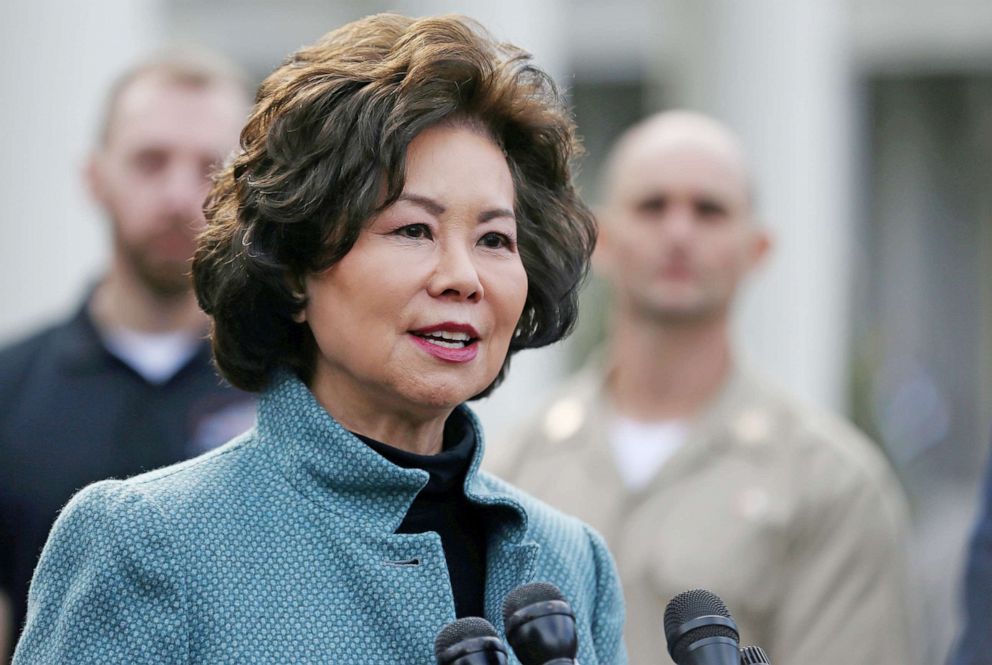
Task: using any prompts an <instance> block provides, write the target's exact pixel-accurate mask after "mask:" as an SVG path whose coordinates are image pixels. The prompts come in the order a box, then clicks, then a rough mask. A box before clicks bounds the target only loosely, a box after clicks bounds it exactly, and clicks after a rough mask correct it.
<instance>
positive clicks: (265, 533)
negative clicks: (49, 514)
mask: <svg viewBox="0 0 992 665" xmlns="http://www.w3.org/2000/svg"><path fill="white" fill-rule="evenodd" d="M466 413H467V414H469V413H470V412H468V410H467V409H466ZM470 417H471V416H470ZM473 426H475V427H476V429H477V430H478V426H477V424H475V421H474V417H473ZM477 437H478V438H479V441H480V444H481V434H480V433H479V432H478V431H477ZM481 452H482V446H481V445H480V446H479V450H478V452H477V454H476V457H475V459H474V461H473V463H472V467H471V469H470V471H469V474H468V477H467V479H466V487H465V491H466V494H467V495H468V496H469V498H470V499H471V500H472V501H473V502H475V503H477V504H480V505H486V506H490V507H491V508H492V510H493V513H494V515H496V516H497V519H496V520H495V521H494V525H493V533H492V538H491V542H490V545H489V552H488V566H489V569H488V578H487V583H486V594H485V606H486V618H488V619H489V620H490V621H491V622H493V623H494V624H495V625H496V626H497V628H498V629H499V630H500V631H502V619H501V616H500V605H501V603H502V601H503V598H504V597H505V596H506V594H507V593H508V592H509V591H511V590H512V589H513V588H514V587H516V586H517V585H519V584H523V583H527V582H532V581H537V580H548V581H551V582H553V583H555V584H557V585H558V586H559V587H560V588H561V589H562V591H563V593H564V594H565V596H566V597H567V598H569V600H570V601H571V602H572V605H573V608H574V609H575V612H576V614H577V621H578V627H579V633H580V635H579V640H580V645H579V659H580V660H581V661H582V663H583V665H597V664H603V665H605V664H609V665H621V664H622V663H625V662H626V655H625V653H624V650H623V647H622V644H621V626H622V621H623V607H622V599H621V594H620V590H619V584H618V580H617V577H616V571H615V569H614V567H613V563H612V560H611V559H610V556H609V554H608V553H607V551H606V548H605V546H604V544H603V542H602V540H601V539H600V538H599V537H598V536H597V535H596V534H595V533H594V532H592V531H591V530H590V529H589V528H588V527H586V526H585V525H583V524H582V523H580V522H579V521H577V520H575V519H573V518H570V517H565V516H563V515H562V514H560V513H558V512H556V511H554V510H552V509H550V508H548V507H546V506H545V505H543V504H541V503H539V502H537V501H535V500H534V499H532V498H530V497H528V496H526V495H524V494H522V493H520V492H518V491H517V490H515V489H513V488H512V487H510V486H509V485H507V484H505V483H504V482H502V481H500V480H498V479H496V478H493V477H492V476H490V475H488V474H485V473H479V472H478V466H479V463H480V461H481V458H480V455H481ZM426 481H427V473H426V472H425V471H421V470H417V469H402V468H400V467H397V466H395V465H393V464H391V463H389V462H388V461H387V460H386V459H384V458H383V457H381V456H380V455H378V454H377V453H375V452H374V451H373V450H372V449H370V448H369V447H368V446H366V445H365V444H364V443H362V442H361V441H359V440H358V439H357V438H356V437H355V436H353V435H352V434H350V433H348V432H347V431H346V430H344V429H343V428H342V427H340V425H338V424H337V423H336V422H335V421H334V420H333V419H332V418H331V417H330V416H329V415H328V414H327V412H326V411H325V410H324V409H323V408H322V407H321V406H320V405H319V404H318V403H317V402H316V400H315V399H314V398H313V395H312V394H311V393H310V391H309V390H307V388H306V387H305V386H304V385H303V384H302V383H300V382H299V381H298V380H297V379H295V378H292V377H288V376H286V377H283V378H282V379H281V380H280V381H278V382H277V383H276V384H275V385H274V386H273V387H272V388H271V389H270V390H269V391H267V392H266V393H265V394H264V395H263V397H262V400H261V402H260V405H259V416H258V425H257V427H256V429H254V430H252V431H251V432H249V433H248V434H246V435H244V436H242V437H240V438H238V439H236V440H235V441H233V442H231V443H229V444H228V445H226V446H224V447H222V448H220V449H218V450H216V451H214V452H211V453H208V454H206V455H204V456H201V457H200V458H197V459H195V460H192V461H190V462H186V463H183V464H179V465H175V466H172V467H167V468H164V469H161V470H157V471H153V472H150V473H147V474H144V475H141V476H137V477H135V478H132V479H129V480H125V481H105V482H101V483H97V484H95V485H91V486H90V487H88V488H86V489H85V490H83V491H82V492H81V493H80V494H79V495H77V496H76V497H75V498H74V499H73V500H72V501H71V502H70V503H69V505H68V506H67V507H66V508H65V510H64V511H63V513H62V515H61V516H60V518H59V520H58V522H57V523H56V525H55V528H54V529H53V531H52V535H51V537H50V539H49V542H48V544H47V545H46V547H45V551H44V553H43V554H42V558H41V562H40V564H39V568H38V571H37V573H36V575H35V578H34V580H33V581H32V585H31V593H30V598H29V610H28V623H27V628H26V630H25V632H24V635H23V637H22V639H21V641H20V643H19V644H18V647H17V652H16V655H15V660H14V662H15V664H16V665H34V664H39V665H40V664H44V665H53V664H60V663H129V664H133V663H155V664H156V665H166V664H174V663H210V664H215V663H218V664H220V663H340V664H342V665H362V664H364V663H369V664H373V663H374V664H375V665H383V664H394V663H396V664H406V663H409V664H411V665H414V664H416V665H429V664H430V663H433V662H434V655H433V643H434V638H435V636H436V634H437V632H438V631H439V630H440V629H441V628H442V627H443V626H444V625H445V624H446V623H448V622H450V621H452V620H454V618H455V616H454V605H453V601H452V595H451V588H450V585H449V582H448V573H447V570H446V568H445V564H444V553H443V551H442V549H441V543H440V539H439V538H438V536H437V534H434V533H423V534H414V535H404V534H396V533H395V531H396V528H397V527H398V526H399V524H400V523H401V522H402V520H403V517H404V515H405V514H406V512H407V509H408V507H409V505H410V503H411V502H412V501H413V498H414V497H415V495H416V494H417V492H418V491H419V490H420V488H421V487H422V486H423V485H424V484H425V483H426ZM513 662H516V661H513Z"/></svg>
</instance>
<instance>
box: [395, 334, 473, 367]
mask: <svg viewBox="0 0 992 665" xmlns="http://www.w3.org/2000/svg"><path fill="white" fill-rule="evenodd" d="M410 339H412V340H413V342H414V343H415V344H416V345H417V346H419V347H420V348H421V349H423V350H424V351H426V352H427V353H429V354H431V355H432V356H434V357H435V358H437V359H438V360H444V361H445V362H449V363H467V362H469V361H470V360H472V359H473V358H475V357H476V356H477V355H478V354H479V343H478V341H479V340H478V339H475V338H473V339H472V340H471V341H469V343H468V344H466V345H465V346H462V347H448V346H441V344H440V343H435V342H434V341H432V340H430V339H428V338H427V337H421V336H419V335H416V334H414V333H410Z"/></svg>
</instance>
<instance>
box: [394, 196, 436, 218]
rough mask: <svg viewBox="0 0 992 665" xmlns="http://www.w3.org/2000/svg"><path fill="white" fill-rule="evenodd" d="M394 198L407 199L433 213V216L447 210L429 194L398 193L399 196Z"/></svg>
mask: <svg viewBox="0 0 992 665" xmlns="http://www.w3.org/2000/svg"><path fill="white" fill-rule="evenodd" d="M396 200H397V201H409V202H410V203H412V204H414V205H417V206H420V207H421V208H423V209H424V210H426V211H427V212H429V213H430V214H432V215H434V216H435V217H437V216H438V215H442V214H444V211H445V210H447V208H445V207H444V206H443V205H441V204H440V203H438V202H437V201H435V200H434V199H432V198H430V197H429V196H421V195H419V194H406V193H404V194H400V196H399V198H398V199H396Z"/></svg>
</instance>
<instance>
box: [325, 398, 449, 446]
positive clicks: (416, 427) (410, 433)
mask: <svg viewBox="0 0 992 665" xmlns="http://www.w3.org/2000/svg"><path fill="white" fill-rule="evenodd" d="M311 389H312V390H313V392H314V395H315V396H316V398H317V401H318V402H320V403H321V405H322V406H323V407H324V408H325V409H327V412H328V413H329V414H331V417H333V418H334V419H335V420H336V421H337V422H338V423H340V425H341V426H342V427H344V428H345V429H347V430H349V431H351V432H354V433H356V434H361V435H362V436H367V437H368V438H370V439H375V440H376V441H379V442H381V443H385V444H386V445H389V446H392V447H394V448H399V449H401V450H405V451H407V452H410V453H414V454H417V455H436V454H437V453H439V452H441V450H442V448H443V447H444V423H445V421H447V419H448V416H449V415H451V412H452V411H453V409H447V410H446V411H441V412H436V413H432V414H429V415H424V414H419V413H418V414H414V413H408V412H404V411H403V410H401V409H395V408H385V407H383V406H382V405H379V404H373V403H372V402H370V401H368V400H360V399H349V398H348V396H347V395H346V394H344V393H343V392H335V393H334V395H333V396H330V395H327V394H325V391H323V390H321V389H320V387H319V386H313V387H312V388H311Z"/></svg>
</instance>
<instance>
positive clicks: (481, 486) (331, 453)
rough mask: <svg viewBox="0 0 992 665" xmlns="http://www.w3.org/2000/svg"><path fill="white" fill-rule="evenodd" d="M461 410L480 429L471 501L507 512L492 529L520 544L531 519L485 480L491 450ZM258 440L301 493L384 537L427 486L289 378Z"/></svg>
mask: <svg viewBox="0 0 992 665" xmlns="http://www.w3.org/2000/svg"><path fill="white" fill-rule="evenodd" d="M457 408H458V409H462V410H463V413H464V415H465V416H466V417H467V418H468V420H469V422H470V423H471V426H472V427H473V428H474V429H475V436H476V442H477V444H476V447H475V452H474V453H473V457H472V461H471V463H470V464H469V469H468V472H467V474H466V478H465V494H466V496H467V497H468V498H469V500H470V501H473V502H475V503H480V504H483V505H488V506H493V507H500V508H503V509H504V510H500V511H499V514H500V515H501V517H503V518H504V519H500V520H499V523H498V524H495V523H494V526H495V527H496V528H498V529H500V530H505V531H504V532H503V535H504V536H506V537H509V539H510V540H511V541H513V542H519V541H520V539H521V538H522V537H523V534H524V533H525V532H526V527H527V516H526V513H525V512H524V510H523V508H522V507H521V505H520V504H519V503H518V502H517V501H516V500H515V499H514V498H513V497H512V496H510V495H509V494H506V493H504V492H502V491H500V490H499V489H496V488H494V487H492V486H490V484H488V483H486V482H484V481H483V479H482V478H480V476H479V466H480V464H481V463H482V455H483V451H484V448H485V444H484V440H483V436H482V428H481V427H480V425H479V421H478V419H477V418H476V416H475V414H474V413H473V412H472V410H471V409H469V408H468V407H467V406H465V405H460V406H458V407H457ZM257 432H258V435H259V440H260V443H261V444H262V446H263V447H264V448H265V449H266V450H268V451H269V454H271V455H272V456H273V457H274V458H275V462H276V466H277V467H278V468H279V470H280V472H281V473H282V474H283V476H284V477H286V478H287V479H288V480H289V482H290V483H291V484H292V485H293V486H294V487H295V488H296V489H297V490H298V491H299V492H300V493H302V494H303V495H304V496H306V497H307V498H308V499H310V500H311V501H312V502H314V503H316V504H318V505H320V506H321V507H323V508H325V509H328V510H331V511H332V512H334V513H336V514H337V515H338V516H339V517H340V518H342V519H343V520H345V521H348V522H352V521H354V519H355V516H357V515H361V516H363V519H364V520H365V524H368V522H369V520H371V522H372V523H373V524H374V525H375V527H376V528H377V529H380V530H381V531H382V532H385V533H393V532H395V531H396V529H398V528H399V526H400V523H401V522H402V521H403V518H404V517H405V516H406V514H407V512H408V510H409V508H410V504H411V503H413V500H414V498H416V496H417V494H418V493H419V492H420V490H422V489H423V488H424V486H425V485H426V484H427V481H428V480H429V475H428V473H427V472H426V471H423V470H421V469H404V468H402V467H399V466H396V465H395V464H393V463H392V462H390V461H389V460H387V459H386V458H384V457H383V456H381V455H380V454H379V453H377V452H375V450H373V449H372V448H370V447H369V446H368V445H366V444H365V443H364V442H363V441H362V440H361V439H359V438H358V437H357V436H355V435H354V434H352V433H351V432H349V431H348V430H346V429H345V428H344V427H342V426H341V425H340V424H339V423H338V422H337V421H336V420H334V418H333V417H331V415H330V414H329V413H328V412H327V410H326V409H325V408H324V407H323V406H321V405H320V403H319V402H318V401H317V399H316V398H315V397H314V395H313V393H312V392H311V391H310V389H309V388H307V386H306V385H305V384H304V383H303V382H302V381H300V380H299V378H297V377H296V376H295V375H294V374H292V373H291V372H288V371H284V372H279V373H277V375H276V377H275V378H274V379H273V381H272V383H271V385H270V386H269V388H268V389H266V391H265V392H264V393H263V394H262V396H261V399H260V400H259V405H258V425H257Z"/></svg>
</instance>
